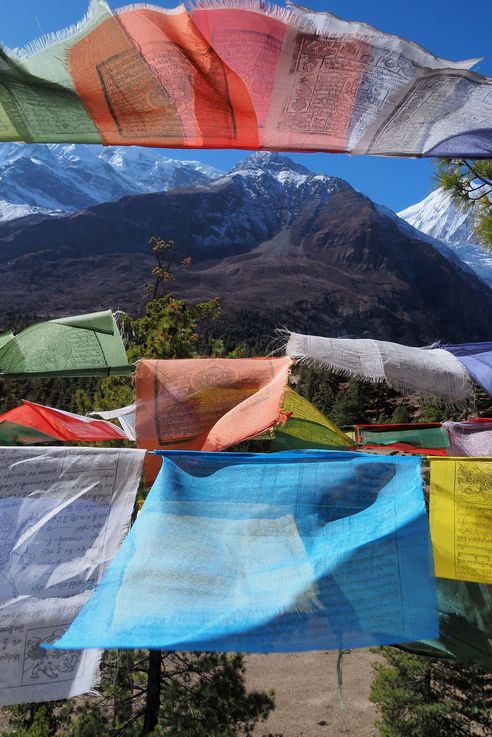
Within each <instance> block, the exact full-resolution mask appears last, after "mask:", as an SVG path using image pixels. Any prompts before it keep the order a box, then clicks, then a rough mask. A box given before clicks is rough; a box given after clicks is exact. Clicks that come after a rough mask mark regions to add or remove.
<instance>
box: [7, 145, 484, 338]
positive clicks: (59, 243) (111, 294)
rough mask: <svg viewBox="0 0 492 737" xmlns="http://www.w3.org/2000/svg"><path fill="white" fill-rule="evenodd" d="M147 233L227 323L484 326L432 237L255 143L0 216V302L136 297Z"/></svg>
mask: <svg viewBox="0 0 492 737" xmlns="http://www.w3.org/2000/svg"><path fill="white" fill-rule="evenodd" d="M152 235H158V236H161V237H163V238H172V239H174V240H175V242H176V243H177V245H178V247H179V249H180V251H181V254H182V255H183V256H184V255H191V256H192V258H193V266H192V268H191V269H190V270H188V271H187V272H184V273H183V272H182V273H181V274H180V275H179V276H178V278H177V280H176V282H175V284H174V287H175V289H176V291H177V293H178V294H184V295H186V296H189V297H191V298H193V299H206V298H209V297H212V296H216V295H217V296H219V297H222V298H223V300H224V304H225V307H224V309H225V312H226V314H227V315H229V318H230V324H231V325H234V328H235V329H241V324H242V323H243V324H244V325H246V324H248V325H249V326H250V328H248V329H251V330H253V331H258V330H263V331H264V332H269V331H272V330H273V328H274V327H275V325H278V324H282V323H284V324H288V325H289V327H291V328H292V329H298V330H311V331H314V332H316V331H318V332H323V333H325V334H333V335H364V336H372V337H377V338H387V339H393V340H401V341H404V342H410V343H414V344H419V343H423V342H424V343H425V342H429V341H432V340H435V339H439V338H440V339H443V340H450V341H451V340H452V341H460V340H463V341H464V340H472V339H481V338H483V339H485V338H490V328H489V324H490V320H489V315H490V310H491V309H492V291H491V290H490V289H488V288H487V287H486V286H485V284H484V283H483V282H481V281H480V280H479V279H478V278H477V277H476V276H475V275H474V274H473V273H472V272H471V271H470V270H467V269H466V268H462V267H461V266H460V263H459V261H458V260H457V259H456V257H454V256H453V254H452V253H450V252H449V251H448V250H447V249H446V247H445V246H443V245H442V244H440V248H436V247H435V246H434V245H433V243H434V241H432V239H430V238H429V237H428V236H425V235H423V234H422V233H420V232H419V231H417V230H415V229H414V228H412V227H411V226H410V225H408V224H407V223H405V222H404V221H402V220H400V219H399V218H398V217H397V216H396V215H395V214H394V213H391V212H390V211H385V209H384V208H381V207H378V206H376V205H375V204H374V203H372V202H371V201H370V200H369V199H368V198H366V197H364V196H363V195H361V194H360V193H358V192H356V191H354V190H353V188H352V187H351V186H350V185H349V184H348V183H347V182H344V181H343V180H341V179H337V178H334V177H329V176H327V175H316V174H313V173H311V172H309V171H308V170H307V169H305V168H304V167H302V166H299V165H297V164H294V163H293V162H292V161H291V160H290V159H289V158H287V157H285V156H282V155H280V154H268V153H256V154H253V155H252V156H250V157H249V158H247V159H246V160H245V161H244V162H241V164H239V165H237V166H236V167H235V168H234V169H233V170H232V171H231V172H230V173H229V174H227V175H224V176H219V177H217V178H215V179H213V180H212V181H208V182H207V183H202V184H197V185H194V186H189V187H183V188H178V189H172V190H168V191H166V192H159V193H150V194H140V195H132V196H127V197H124V198H122V199H120V200H117V201H115V202H108V203H105V204H101V205H97V206H92V207H89V208H86V209H83V210H81V211H79V212H77V213H75V214H72V215H68V216H63V217H56V218H53V217H43V216H42V215H39V214H37V215H32V216H27V217H24V218H20V219H17V220H13V221H8V222H3V223H0V279H1V280H2V285H4V289H2V291H1V293H0V314H1V313H3V314H5V313H6V312H7V311H9V310H13V309H14V310H15V311H23V312H26V307H27V306H28V307H29V312H31V313H32V312H34V311H35V312H37V313H38V314H53V313H62V312H64V313H67V312H70V311H72V312H80V311H83V310H94V309H97V308H99V307H113V308H122V309H127V310H131V311H133V312H135V311H137V310H139V309H141V306H142V302H143V301H144V299H145V294H144V290H143V286H144V284H145V283H146V282H148V281H149V277H150V269H151V265H152V261H151V259H150V257H149V256H148V255H147V254H148V240H149V238H150V237H151V236H152ZM478 305H479V306H480V308H479V309H478V308H477V306H478Z"/></svg>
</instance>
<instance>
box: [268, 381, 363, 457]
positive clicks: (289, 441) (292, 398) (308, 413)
mask: <svg viewBox="0 0 492 737" xmlns="http://www.w3.org/2000/svg"><path fill="white" fill-rule="evenodd" d="M282 411H283V412H285V413H286V414H287V415H288V419H287V421H286V422H284V423H283V424H281V425H278V426H277V427H275V428H274V430H273V434H274V438H273V440H272V443H271V446H270V448H271V450H272V451H276V450H277V451H278V450H295V449H299V448H318V449H323V448H326V449H334V448H352V447H353V443H352V441H351V440H350V438H349V437H348V436H347V435H345V433H343V432H342V431H341V430H340V429H339V428H338V427H337V426H336V425H335V423H334V422H332V421H331V420H329V419H328V417H325V415H324V414H323V413H322V412H320V411H319V410H318V409H317V408H316V407H315V406H314V405H313V404H311V402H308V400H307V399H304V397H301V396H300V395H299V394H297V393H296V392H295V391H293V390H292V389H290V388H288V389H287V391H286V392H285V396H284V400H283V402H282Z"/></svg>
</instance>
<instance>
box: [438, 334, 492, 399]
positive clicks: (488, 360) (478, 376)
mask: <svg viewBox="0 0 492 737" xmlns="http://www.w3.org/2000/svg"><path fill="white" fill-rule="evenodd" d="M444 347H445V348H446V350H447V351H449V352H450V353H452V354H453V356H456V358H457V359H458V360H459V361H461V363H462V364H463V366H464V367H465V368H466V369H467V371H468V373H469V374H470V376H471V377H472V378H473V379H475V381H476V382H477V384H480V386H481V387H482V389H483V390H484V391H485V392H487V394H488V395H489V397H492V343H462V344H460V345H446V346H444Z"/></svg>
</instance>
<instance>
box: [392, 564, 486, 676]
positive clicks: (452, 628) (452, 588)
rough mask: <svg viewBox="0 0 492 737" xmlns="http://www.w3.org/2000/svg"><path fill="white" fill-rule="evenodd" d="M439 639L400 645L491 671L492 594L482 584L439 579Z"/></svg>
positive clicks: (413, 651)
mask: <svg viewBox="0 0 492 737" xmlns="http://www.w3.org/2000/svg"><path fill="white" fill-rule="evenodd" d="M436 583H437V596H438V612H439V640H422V641H419V642H415V643H411V644H409V645H407V644H405V645H399V646H398V647H400V648H401V649H402V650H406V651H408V652H412V653H416V654H417V655H429V656H431V657H444V658H455V659H456V660H468V661H473V662H475V663H478V664H480V665H481V666H482V667H484V668H488V669H489V670H492V596H491V594H490V589H489V588H488V587H487V586H486V585H485V584H478V583H470V582H466V581H453V580H450V579H444V578H438V579H437V580H436Z"/></svg>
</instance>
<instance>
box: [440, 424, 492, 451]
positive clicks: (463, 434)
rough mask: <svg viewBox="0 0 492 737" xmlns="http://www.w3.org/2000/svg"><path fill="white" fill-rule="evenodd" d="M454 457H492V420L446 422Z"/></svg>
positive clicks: (445, 425)
mask: <svg viewBox="0 0 492 737" xmlns="http://www.w3.org/2000/svg"><path fill="white" fill-rule="evenodd" d="M443 426H444V427H445V428H446V432H447V433H448V436H449V443H450V450H449V455H452V456H478V457H480V456H482V457H487V456H489V457H492V418H490V419H488V418H476V419H474V420H466V421H465V422H445V423H444V425H443Z"/></svg>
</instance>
